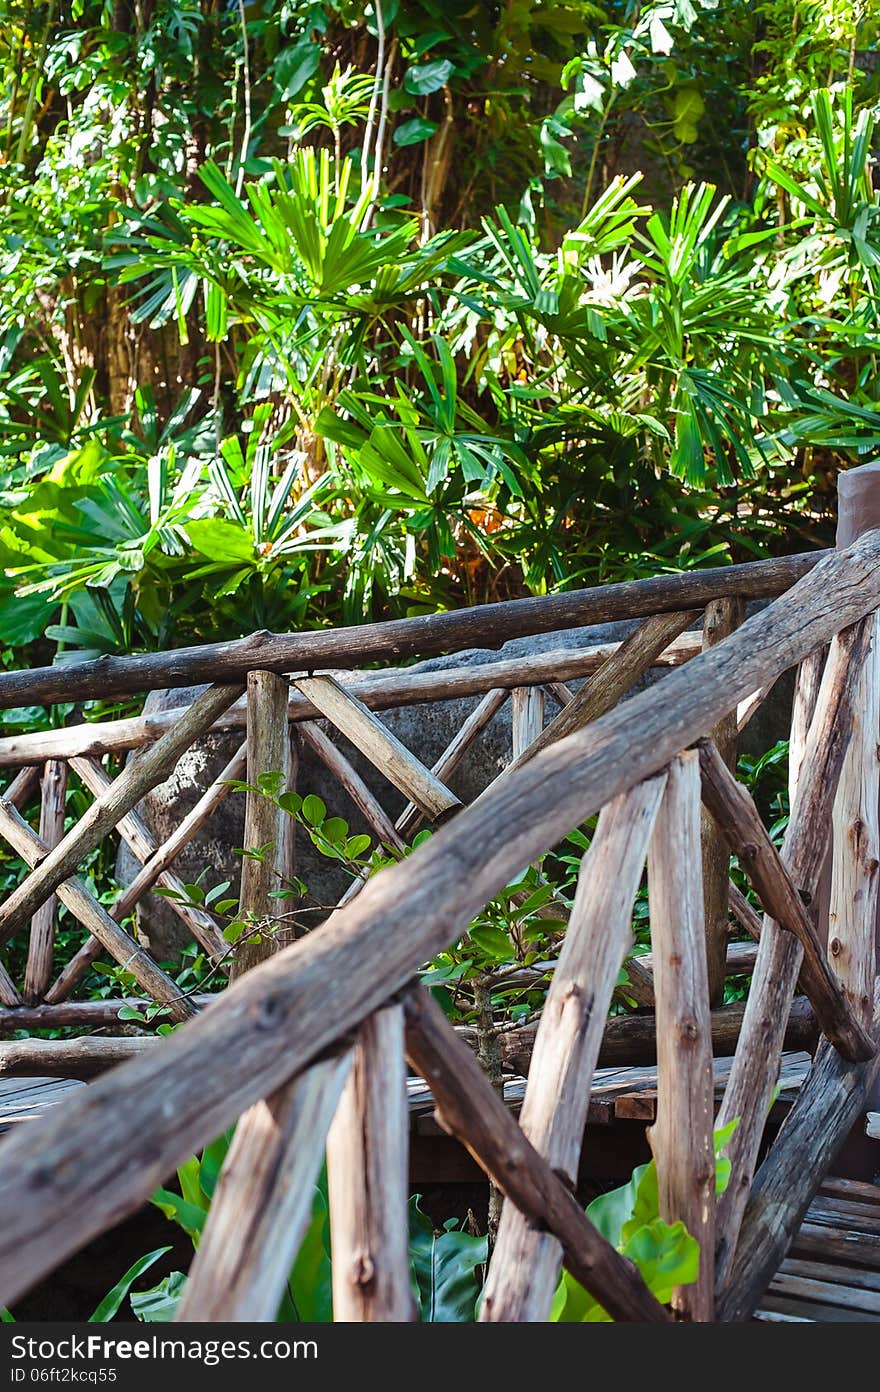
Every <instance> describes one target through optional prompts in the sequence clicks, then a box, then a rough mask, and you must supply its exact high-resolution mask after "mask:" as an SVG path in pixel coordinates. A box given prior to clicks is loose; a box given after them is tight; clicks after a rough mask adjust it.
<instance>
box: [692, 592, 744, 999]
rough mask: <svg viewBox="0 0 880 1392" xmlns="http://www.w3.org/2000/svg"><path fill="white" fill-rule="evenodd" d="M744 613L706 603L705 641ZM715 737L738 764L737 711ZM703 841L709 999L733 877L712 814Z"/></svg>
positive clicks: (727, 630)
mask: <svg viewBox="0 0 880 1392" xmlns="http://www.w3.org/2000/svg"><path fill="white" fill-rule="evenodd" d="M744 616H745V606H744V604H743V602H742V600H741V599H739V598H734V599H715V600H713V601H712V603H711V604H707V605H706V612H705V615H704V618H703V643H704V645H705V646H706V647H707V648H711V647H713V646H714V645H715V644H716V643H722V642H723V641H724V639H725V638H729V637H730V634H731V633H733V631H734V629H736V628H739V625H740V624H741V623H742V621H743V618H744ZM712 739H713V741H714V743H715V745H716V747H717V749H718V752H719V754H720V755H721V758H722V759H723V760H724V762H725V764H726V765H727V767H728V768H730V769H735V768H736V740H737V712H736V711H731V712H730V713H729V714H728V715H726V716H724V718H723V719H722V720H720V721H719V722H718V724H717V725H716V726H715V729H714V730H713V731H712ZM700 845H701V852H702V862H703V912H704V914H705V917H706V963H707V966H708V970H709V1001H710V1003H711V1004H712V1005H720V1004H721V1002H722V1001H723V1000H724V978H725V975H726V972H725V963H724V956H725V951H726V948H727V937H728V931H729V925H730V915H729V907H728V902H727V883H728V880H729V879H730V852H729V850H728V846H727V842H726V841H725V840H724V837H723V836H722V835H721V834H720V832H719V829H718V827H717V826H716V825H715V823H714V822H713V820H712V818H711V817H708V816H706V814H705V813H704V814H703V819H702V828H701V835H700Z"/></svg>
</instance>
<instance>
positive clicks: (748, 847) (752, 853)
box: [740, 841, 758, 865]
mask: <svg viewBox="0 0 880 1392" xmlns="http://www.w3.org/2000/svg"><path fill="white" fill-rule="evenodd" d="M757 856H758V847H757V846H756V844H755V842H754V841H746V843H745V845H744V846H743V848H742V850H741V851H740V860H743V861H745V862H746V864H747V865H751V864H752V862H753V861H755V860H756V859H757Z"/></svg>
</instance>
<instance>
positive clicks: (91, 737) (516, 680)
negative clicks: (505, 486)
mask: <svg viewBox="0 0 880 1392" xmlns="http://www.w3.org/2000/svg"><path fill="white" fill-rule="evenodd" d="M620 646H621V645H620V643H600V644H597V645H590V646H589V647H584V648H558V649H555V650H554V651H552V652H544V653H536V654H535V655H534V657H528V658H523V657H515V658H506V659H504V660H502V661H498V662H486V663H480V664H479V665H477V666H471V667H451V668H450V667H447V668H444V669H443V670H441V671H436V672H418V671H413V669H412V668H410V667H397V668H395V667H391V668H388V669H386V670H385V671H381V672H352V673H345V674H344V676H343V677H342V680H341V684H342V686H343V689H344V690H346V691H351V692H352V693H353V694H354V695H355V696H357V698H358V700H360V701H363V703H364V705H366V706H369V708H370V710H389V709H391V708H393V707H395V706H398V707H399V706H411V705H420V704H422V703H424V702H428V701H453V700H459V699H463V698H467V697H469V696H482V695H484V694H486V693H487V692H488V691H490V690H492V689H493V688H495V687H502V688H504V689H505V690H507V691H510V690H511V689H512V688H513V687H515V686H532V685H538V686H540V685H541V683H542V682H544V681H545V680H546V678H547V677H548V676H553V675H554V674H557V673H558V674H559V675H560V676H564V677H569V678H571V677H583V676H587V675H589V674H590V673H592V672H597V671H598V670H599V668H600V667H601V666H602V664H603V663H604V662H605V661H607V659H608V658H609V657H610V656H612V654H614V653H615V652H617V651H618V649H619V648H620ZM700 651H701V644H700V637H699V634H696V633H683V634H682V635H681V637H680V638H677V639H676V640H675V642H674V643H670V645H669V647H668V648H667V649H666V650H665V652H662V653H661V654H660V656H659V657H658V658H657V662H656V666H657V667H658V668H665V667H680V666H681V665H682V664H683V663H685V662H688V661H690V659H691V658H693V657H696V656H697V655H698V653H699V652H700ZM330 675H331V676H332V675H337V676H339V675H340V674H338V673H336V674H334V673H332V672H331V673H330ZM183 709H186V708H185V707H183V708H180V707H177V708H174V709H171V710H163V711H153V712H151V713H149V714H146V715H139V716H132V717H130V718H128V719H125V720H102V721H100V722H96V721H86V722H85V723H83V724H81V725H68V726H66V727H65V728H64V729H63V730H39V731H31V732H30V733H28V734H23V735H8V736H6V737H4V738H2V739H0V768H9V767H16V766H17V765H19V764H28V765H40V766H42V764H43V763H44V762H45V760H46V759H49V758H59V759H60V758H64V759H68V758H72V757H73V755H75V754H83V755H85V754H91V755H94V756H96V757H102V756H103V755H105V754H124V753H127V752H128V751H129V750H131V749H140V748H142V747H143V746H144V745H147V744H152V743H153V741H154V740H157V739H158V738H159V737H160V736H161V735H164V734H165V733H166V731H167V730H169V729H171V727H172V726H173V724H174V722H175V720H176V719H177V718H178V717H179V716H180V714H181V712H182V710H183ZM287 717H288V720H290V721H291V722H293V723H299V722H301V721H315V720H319V719H320V717H321V712H320V711H319V710H317V709H316V707H315V706H314V705H313V704H312V702H311V701H308V700H306V698H305V696H301V695H300V693H299V692H293V693H292V695H291V698H290V705H289V707H288V712H287ZM246 720H247V709H246V704H245V702H244V701H236V702H235V703H234V704H233V705H231V706H230V707H229V709H228V710H227V711H225V712H224V713H223V715H221V716H218V718H217V720H216V721H215V722H214V724H213V726H212V727H211V733H212V734H223V733H225V732H227V731H230V730H240V729H243V728H244V726H245V723H246ZM22 772H23V773H24V772H26V770H23V771H22Z"/></svg>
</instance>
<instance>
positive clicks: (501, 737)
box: [117, 622, 791, 961]
mask: <svg viewBox="0 0 880 1392" xmlns="http://www.w3.org/2000/svg"><path fill="white" fill-rule="evenodd" d="M634 626H635V625H634V624H633V623H631V622H625V623H612V624H599V625H593V626H591V627H587V628H576V629H566V630H564V631H562V632H559V633H545V634H538V635H534V636H531V637H528V638H517V639H513V640H511V641H510V642H508V643H505V644H504V646H503V647H502V648H501V649H500V650H497V649H489V648H478V649H471V650H469V651H466V652H459V653H454V654H451V655H449V656H444V657H436V658H430V659H428V660H427V661H425V662H420V663H417V664H415V665H414V667H413V669H412V670H414V671H422V672H429V671H441V670H444V669H446V668H450V667H463V666H469V667H473V666H480V665H482V664H483V663H486V662H494V661H498V660H499V658H514V657H518V656H531V655H534V654H536V653H540V652H548V651H552V650H554V649H558V648H581V647H587V646H591V645H593V644H597V643H608V642H616V641H619V640H620V639H622V638H624V637H626V635H627V634H628V633H629V632H630V631H631V630H632V628H633V627H634ZM659 677H660V672H659V670H658V671H655V672H653V673H651V674H649V676H648V677H646V678H645V679H643V681H642V682H641V683H640V684H639V687H637V688H635V689H640V688H641V687H644V686H645V685H647V684H649V683H650V682H652V681H656V680H657V679H658V678H659ZM570 685H572V686H577V685H579V683H578V682H572V683H570ZM203 689H204V688H203V687H189V688H181V689H177V690H171V691H160V692H153V693H151V695H150V696H149V697H148V701H147V705H146V707H145V709H146V710H149V711H156V710H163V709H174V708H177V707H179V706H184V705H188V704H189V703H190V702H191V701H192V700H193V699H194V698H195V697H196V696H197V695H198V694H199V692H200V691H202V690H203ZM479 699H480V698H479V697H464V698H455V699H454V700H449V701H436V702H430V703H425V704H421V705H413V706H405V707H398V708H395V709H392V710H387V711H383V712H381V713H380V718H381V719H382V720H383V721H384V722H385V723H386V724H387V726H388V728H389V729H390V730H392V731H393V733H394V734H395V735H396V736H397V738H398V739H400V740H401V741H402V743H403V744H405V745H406V746H407V747H408V748H409V749H412V750H413V752H414V753H416V754H417V755H418V756H419V758H420V759H421V760H422V762H423V763H424V764H426V765H427V766H428V767H431V765H433V764H434V763H435V762H436V760H437V759H439V757H440V755H441V754H442V753H443V751H444V749H445V748H446V747H447V745H448V744H449V742H450V741H451V740H452V738H453V737H454V735H455V734H456V732H457V731H458V730H459V729H460V728H461V726H462V724H463V723H464V721H465V720H466V719H467V717H468V715H469V714H470V712H471V711H472V710H473V709H474V707H475V706H476V704H477V702H478V701H479ZM555 711H556V706H555V704H554V703H553V702H552V701H551V700H548V714H553V713H555ZM790 711H791V682H790V681H789V682H787V683H784V682H783V683H779V685H778V687H777V689H776V690H774V692H773V694H772V696H771V697H770V699H769V700H768V701H767V702H766V703H765V705H764V707H763V708H762V709H761V711H759V713H758V714H757V716H756V717H755V718H754V720H753V721H752V723H751V724H750V726H749V727H748V729H747V731H746V732H745V734H744V736H743V740H742V746H741V747H742V748H743V750H744V751H745V752H750V753H758V752H762V751H763V750H765V749H767V748H769V747H770V745H772V744H773V743H774V742H775V741H776V740H777V739H783V738H785V737H786V736H787V733H788V726H789V720H790ZM321 723H322V728H323V729H324V730H325V731H326V732H327V733H328V734H329V735H330V736H331V738H333V740H334V742H335V743H337V744H338V745H339V747H340V749H341V750H342V751H343V752H344V753H345V755H346V757H347V758H348V759H349V760H350V761H351V763H352V765H353V766H354V768H355V769H356V770H357V771H358V773H360V775H361V777H362V778H363V779H364V780H365V782H366V783H367V784H368V785H369V787H370V788H371V789H372V790H373V792H374V793H375V794H376V796H377V797H378V799H379V800H380V802H381V803H382V805H383V807H384V808H385V809H386V811H387V812H388V813H389V815H390V816H391V817H392V818H396V817H397V816H398V814H399V813H400V812H401V811H402V810H403V807H404V803H405V799H404V798H403V796H402V795H401V794H400V793H399V792H398V791H397V789H396V788H394V787H393V786H392V785H391V784H389V783H388V782H387V780H386V779H385V778H384V777H383V776H382V775H381V774H380V773H378V772H377V771H376V769H374V768H373V767H372V765H370V764H369V763H368V762H367V760H366V759H364V758H363V756H362V755H361V754H360V753H359V752H358V750H356V749H354V748H353V747H352V746H351V745H350V744H349V742H348V741H347V740H346V739H345V738H344V737H343V736H341V735H338V734H337V733H336V732H335V731H334V730H333V728H332V727H331V726H328V725H327V722H321ZM243 737H244V734H243V731H229V732H226V733H225V734H222V735H210V736H207V737H206V738H204V739H201V740H199V741H198V742H197V743H196V744H195V745H193V747H192V748H191V749H190V750H188V752H187V753H186V754H185V755H184V756H183V758H182V759H181V760H180V761H179V763H178V765H177V768H176V769H175V771H174V773H173V774H172V776H171V777H170V778H169V779H168V780H167V781H166V782H165V783H163V784H162V785H161V786H160V787H158V788H156V789H154V791H153V792H152V793H150V794H149V796H148V797H147V798H145V799H144V801H143V802H142V803H141V805H140V808H139V810H140V812H141V813H142V815H143V816H144V818H145V819H146V821H147V823H148V825H149V827H150V829H151V830H152V832H153V834H154V835H155V837H156V838H157V840H158V841H159V842H160V843H161V842H163V841H165V840H166V839H167V838H168V837H169V836H170V835H171V833H172V831H173V830H174V829H175V827H176V826H177V825H178V823H179V822H180V821H181V820H182V818H183V817H184V816H185V815H186V814H187V813H188V812H189V811H190V809H191V808H192V807H193V805H194V804H195V803H196V801H197V800H198V798H199V797H200V796H201V794H202V792H203V791H204V789H205V788H206V787H207V785H208V784H209V783H210V782H211V781H212V780H213V779H215V778H217V777H218V775H219V774H220V772H221V771H222V769H223V768H224V766H225V765H226V763H227V762H228V761H229V759H230V758H231V757H232V755H233V753H234V752H235V750H236V749H237V748H238V745H239V744H240V742H241V740H242V739H243ZM511 739H512V737H511V715H510V702H509V701H507V702H505V704H504V705H503V706H502V707H501V709H500V710H499V711H498V712H497V713H496V715H495V716H494V717H493V719H492V720H491V721H490V722H489V724H488V725H487V726H486V727H485V728H484V730H483V731H482V732H481V734H480V735H479V737H478V739H477V740H476V741H475V743H474V744H473V745H472V746H471V748H470V750H469V752H468V754H467V756H466V757H465V759H464V760H463V761H462V763H461V765H460V766H459V768H458V769H457V770H456V772H455V774H454V775H453V776H452V777H451V778H450V780H449V785H450V787H451V789H452V791H453V792H454V793H456V795H457V796H458V797H459V798H461V800H462V801H463V802H471V801H473V799H474V798H475V797H476V796H477V795H478V794H479V793H481V792H482V791H483V789H484V788H486V787H487V786H488V784H489V783H491V782H492V780H493V779H494V778H495V777H497V775H498V774H499V773H500V772H501V770H502V769H503V768H504V767H505V766H506V764H507V763H509V761H510V757H511ZM297 789H298V791H299V792H300V793H302V794H306V793H315V794H317V796H318V797H320V798H321V799H322V800H323V801H324V803H325V804H326V806H327V808H328V812H329V813H330V814H331V815H333V816H340V817H344V818H345V820H346V821H347V822H348V823H349V826H350V827H351V829H352V832H355V831H358V832H360V831H369V827H367V826H366V825H365V823H364V820H363V817H362V816H361V814H360V812H359V811H358V809H357V808H356V807H355V806H354V804H353V803H352V802H351V800H350V798H349V796H348V794H347V793H346V792H345V790H344V789H343V788H342V787H341V786H340V785H339V783H338V782H337V781H336V779H335V778H334V776H333V775H332V774H331V773H330V772H329V771H328V770H327V769H326V768H325V767H324V765H323V764H322V763H321V762H320V760H319V759H318V758H317V757H316V755H314V754H313V753H312V751H311V749H310V748H308V747H306V746H304V745H301V748H300V762H299V773H298V779H297ZM244 801H245V799H244V794H242V793H236V792H231V793H229V794H228V796H227V797H226V799H225V800H224V801H223V802H222V803H221V804H220V806H219V808H218V809H217V811H216V812H215V814H214V816H213V817H212V818H211V820H210V821H209V822H208V824H207V825H206V826H205V827H203V828H202V830H201V832H200V833H199V834H198V836H196V837H195V838H194V839H193V841H192V842H190V844H189V845H188V846H187V847H186V848H185V849H184V850H183V851H182V852H181V854H180V856H179V857H178V860H177V861H176V862H175V866H174V868H175V870H176V871H177V873H178V874H179V875H180V876H181V878H182V879H184V880H185V881H188V882H189V881H193V880H195V879H196V878H197V876H199V875H200V874H202V873H203V872H204V883H205V884H206V885H207V886H209V887H210V886H211V885H214V884H217V883H219V882H220V881H223V880H229V881H230V882H231V888H230V890H229V894H230V895H233V894H236V893H237V891H238V881H239V875H240V867H241V857H240V854H237V850H240V848H241V846H242V841H243V834H244ZM138 868H139V862H138V861H136V860H135V857H134V856H133V855H132V853H131V852H130V851H129V850H128V848H127V847H126V846H124V845H123V846H122V848H121V850H120V852H119V857H118V862H117V875H118V878H119V881H120V883H121V884H127V883H128V882H129V881H130V880H131V879H132V878H133V876H134V875H135V873H136V872H137V869H138ZM296 873H297V875H298V876H299V878H301V879H302V880H303V881H304V882H305V884H306V885H307V887H308V889H309V892H310V894H311V895H312V896H313V898H314V900H315V901H317V903H318V904H319V905H321V906H322V911H321V912H317V913H315V914H314V915H310V919H309V921H310V923H313V922H316V921H319V920H320V918H321V917H322V916H323V914H324V913H326V912H328V911H329V910H330V909H331V908H332V906H333V905H334V904H336V903H337V901H338V900H339V898H340V896H341V895H342V893H343V892H344V891H345V889H346V888H347V887H348V884H349V876H348V875H347V874H346V872H345V871H344V870H342V869H340V867H339V866H338V865H337V864H335V863H334V862H333V861H330V860H328V859H326V858H325V857H324V856H322V855H320V853H319V852H318V851H317V850H316V849H315V848H314V846H313V845H312V844H311V842H310V841H309V840H308V837H307V836H306V835H305V834H304V833H298V835H297V841H296ZM137 930H138V933H139V936H140V937H141V938H142V940H143V941H144V942H145V943H146V944H147V946H148V947H149V948H150V950H151V951H152V952H153V953H154V954H155V955H156V956H157V957H158V958H159V959H160V960H162V961H172V960H174V959H175V958H176V957H177V956H178V954H179V953H180V951H181V949H182V948H183V947H185V946H186V945H187V943H188V942H189V941H190V938H189V935H188V933H187V931H186V929H185V927H184V925H183V924H182V923H181V921H180V919H178V918H177V916H176V915H175V914H174V913H173V912H172V911H171V909H170V908H169V907H168V904H167V902H166V901H165V900H164V899H163V898H162V897H161V896H157V895H155V894H148V895H146V896H145V897H144V899H143V900H142V901H141V904H140V906H139V908H138V910H137Z"/></svg>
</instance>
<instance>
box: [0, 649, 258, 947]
mask: <svg viewBox="0 0 880 1392" xmlns="http://www.w3.org/2000/svg"><path fill="white" fill-rule="evenodd" d="M110 660H112V659H110ZM71 670H72V669H71ZM238 693H239V688H238V687H232V686H216V687H211V688H210V689H209V690H208V691H206V692H205V693H204V695H202V696H200V697H199V699H198V700H197V701H196V702H195V703H194V704H193V705H192V706H190V707H189V709H188V710H187V711H186V713H185V714H184V715H182V716H181V717H180V719H179V720H178V722H177V724H176V725H175V726H174V728H173V729H172V730H169V731H168V733H167V735H163V736H162V738H161V739H160V740H157V741H156V743H155V744H154V745H153V747H152V748H151V749H147V750H145V751H144V752H143V753H142V754H140V755H139V756H138V758H136V759H133V760H132V762H131V763H130V764H129V765H128V766H127V767H126V768H125V769H124V770H123V772H122V773H121V774H120V775H119V777H118V778H116V779H115V780H114V782H113V784H112V786H111V787H110V788H109V789H108V791H107V792H106V793H105V794H104V795H103V797H99V798H96V799H95V801H94V802H93V803H92V805H91V807H90V808H89V809H88V811H87V812H85V813H84V815H83V816H82V817H81V818H80V820H79V821H78V822H77V823H76V824H75V826H73V827H71V829H70V831H69V832H68V833H67V835H66V836H64V837H62V839H61V841H60V842H59V843H58V845H57V846H56V847H55V848H54V849H53V850H48V848H47V847H45V846H43V849H42V852H41V854H40V857H39V863H38V864H37V865H36V868H35V869H34V870H33V871H32V873H31V874H30V875H29V876H28V877H27V879H26V880H23V881H22V883H21V884H20V885H18V887H17V888H16V889H14V890H13V891H12V893H11V894H9V895H7V897H6V899H5V900H4V902H3V903H2V904H0V942H5V941H6V940H7V939H8V938H9V937H10V936H11V935H12V934H13V933H14V932H15V931H16V929H17V928H20V927H21V925H22V924H23V923H26V922H27V920H28V919H29V918H30V917H31V915H32V914H33V913H34V911H35V910H36V909H38V908H39V906H40V904H42V903H44V902H45V900H46V899H47V898H48V897H49V895H50V894H51V893H52V892H53V890H56V889H57V888H58V886H59V885H60V884H61V882H62V881H63V880H66V879H67V878H68V876H69V875H72V874H73V873H74V871H75V870H76V869H77V867H78V865H79V863H80V861H81V860H82V859H83V858H84V857H85V856H87V855H88V854H89V853H90V852H91V851H93V850H94V849H95V847H96V846H98V845H100V843H101V841H102V840H103V839H104V837H105V836H106V835H107V833H108V832H110V831H112V830H113V828H114V827H115V826H116V823H117V822H118V821H120V820H121V818H122V817H124V816H125V814H126V813H127V812H130V811H131V809H132V808H133V807H134V806H135V805H136V804H137V803H138V802H140V800H141V798H142V797H144V796H145V795H146V794H147V793H148V792H150V791H151V790H152V789H153V788H155V787H157V786H158V784H159V783H163V782H164V781H165V779H166V778H167V777H168V775H169V774H170V773H171V771H172V769H173V768H174V766H175V764H176V763H177V761H178V759H179V758H180V756H181V754H183V753H184V752H185V751H186V750H187V749H188V748H189V747H190V745H191V744H192V743H193V741H194V740H195V739H198V737H199V735H200V734H203V733H204V731H205V730H207V729H209V728H210V726H211V725H212V724H213V723H214V721H215V719H216V718H217V716H218V715H219V714H220V712H221V711H223V710H225V709H226V707H227V706H229V705H230V704H231V703H232V702H233V701H234V700H235V698H236V696H237V695H238ZM59 898H61V895H59Z"/></svg>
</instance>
